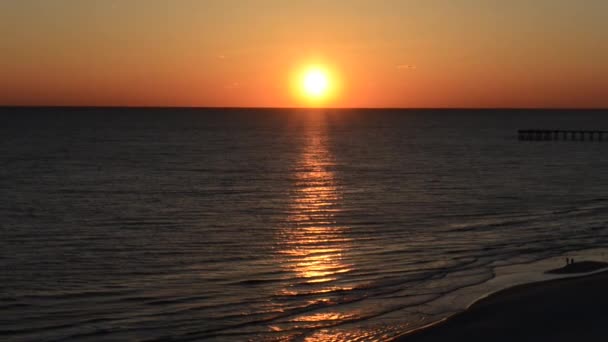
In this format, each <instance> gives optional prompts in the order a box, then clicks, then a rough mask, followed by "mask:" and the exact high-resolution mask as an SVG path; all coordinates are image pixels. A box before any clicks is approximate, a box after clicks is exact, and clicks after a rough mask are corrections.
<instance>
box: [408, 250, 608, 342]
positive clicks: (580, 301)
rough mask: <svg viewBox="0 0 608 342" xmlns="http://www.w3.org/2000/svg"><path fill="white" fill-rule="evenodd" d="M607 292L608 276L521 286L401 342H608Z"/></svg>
mask: <svg viewBox="0 0 608 342" xmlns="http://www.w3.org/2000/svg"><path fill="white" fill-rule="evenodd" d="M604 267H606V264H604V263H597V262H579V263H575V264H570V265H568V266H565V267H563V268H561V269H558V270H550V271H549V272H551V273H562V274H564V273H580V272H589V271H590V270H593V269H600V268H604ZM607 289H608V272H602V273H598V274H594V275H588V276H583V277H577V278H569V279H559V280H552V281H545V282H540V283H533V284H526V285H520V286H516V287H513V288H509V289H506V290H503V291H500V292H497V293H495V294H493V295H491V296H489V297H487V298H485V299H483V300H481V301H479V302H477V303H475V304H474V305H472V306H471V307H470V308H469V310H467V311H466V312H464V313H462V314H459V315H456V316H454V317H453V318H451V319H449V320H447V321H445V322H444V323H441V324H438V325H436V326H433V327H430V328H428V329H424V330H421V331H419V332H417V333H414V334H411V335H406V336H403V337H402V338H401V339H399V340H398V341H402V342H423V341H424V342H427V341H468V342H471V341H576V340H578V341H605V339H606V336H608V291H607Z"/></svg>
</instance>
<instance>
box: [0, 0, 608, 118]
mask: <svg viewBox="0 0 608 342" xmlns="http://www.w3.org/2000/svg"><path fill="white" fill-rule="evenodd" d="M581 3H582V4H578V3H577V2H574V1H568V0H552V1H550V0H536V1H524V0H513V1H498V0H486V1H474V0H445V1H439V0H420V1H414V0H410V1H408V0H385V1H372V0H369V1H367V0H365V1H364V0H358V1H357V0H352V1H346V0H345V1H338V0H336V1H331V2H330V1H320V0H308V1H280V0H257V1H256V0H250V1H245V0H242V1H237V0H218V1H215V0H205V1H195V0H178V1H169V0H164V1H161V0H123V1H110V0H107V1H82V0H54V1H46V0H38V1H36V0H19V1H3V2H1V3H0V37H1V39H0V51H2V54H1V55H0V105H130V106H245V107H256V106H264V107H293V106H306V105H308V103H307V102H306V101H303V100H302V98H301V96H297V94H294V91H293V86H292V84H291V82H292V78H293V75H294V73H297V72H298V70H301V69H302V68H304V67H306V65H309V64H322V65H325V66H327V67H328V69H330V70H331V72H332V74H334V75H335V76H334V77H333V78H334V81H338V80H339V84H340V86H339V88H340V89H339V92H338V93H337V94H335V95H336V96H334V97H332V98H331V100H328V101H327V102H326V103H324V105H327V106H332V107H608V96H606V94H608V62H607V61H608V44H607V43H606V42H608V21H606V20H605V15H606V13H608V1H604V0H588V1H581Z"/></svg>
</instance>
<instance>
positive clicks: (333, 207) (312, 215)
mask: <svg viewBox="0 0 608 342" xmlns="http://www.w3.org/2000/svg"><path fill="white" fill-rule="evenodd" d="M310 120H311V121H310V122H308V123H309V125H307V127H306V131H305V132H304V134H305V136H304V143H303V149H302V152H301V154H300V157H299V159H298V162H297V164H296V165H295V166H294V168H293V191H292V194H291V196H290V203H289V206H288V216H287V218H286V220H285V225H284V227H283V228H282V229H281V232H280V244H279V245H280V247H279V254H280V255H282V257H283V258H282V259H283V263H284V264H283V265H284V266H285V267H286V268H287V269H288V270H289V271H290V272H293V273H294V274H295V281H294V283H292V284H290V286H289V288H285V289H282V291H281V292H282V293H283V294H287V293H288V294H292V295H293V294H303V293H306V294H311V293H315V294H322V293H327V292H333V291H340V290H349V289H350V287H348V286H340V285H337V284H335V283H334V282H335V281H336V280H338V278H339V275H340V274H343V273H347V272H349V271H351V270H352V265H349V264H348V263H346V262H345V261H344V254H345V252H346V251H347V250H348V249H349V248H350V243H351V241H350V239H349V238H348V237H346V236H345V234H344V229H345V227H342V226H340V225H339V224H338V223H337V222H336V215H337V214H338V213H339V212H340V211H341V203H340V202H341V195H340V192H339V189H338V185H337V184H336V178H335V175H334V172H333V171H332V167H334V165H335V161H334V158H333V155H332V154H331V151H330V149H329V147H328V139H327V138H328V137H327V131H326V126H325V124H324V121H323V120H322V119H321V118H319V117H316V118H315V119H312V118H311V119H310ZM302 285H316V286H302Z"/></svg>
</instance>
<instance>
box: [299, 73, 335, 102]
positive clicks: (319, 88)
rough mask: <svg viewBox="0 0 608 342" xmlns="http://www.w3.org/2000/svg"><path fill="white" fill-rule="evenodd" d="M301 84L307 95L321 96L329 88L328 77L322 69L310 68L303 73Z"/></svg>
mask: <svg viewBox="0 0 608 342" xmlns="http://www.w3.org/2000/svg"><path fill="white" fill-rule="evenodd" d="M302 86H303V88H304V92H305V93H306V95H308V96H309V97H312V98H319V97H323V96H324V95H326V94H327V91H328V88H329V78H328V77H327V74H326V73H325V72H324V71H323V70H320V69H311V70H309V71H307V72H306V73H305V74H304V79H303V82H302Z"/></svg>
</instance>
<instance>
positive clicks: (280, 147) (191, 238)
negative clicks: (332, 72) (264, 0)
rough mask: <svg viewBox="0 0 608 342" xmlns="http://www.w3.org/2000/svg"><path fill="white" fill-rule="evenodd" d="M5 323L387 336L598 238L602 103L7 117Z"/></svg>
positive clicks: (1, 297) (130, 335) (107, 331)
mask: <svg viewBox="0 0 608 342" xmlns="http://www.w3.org/2000/svg"><path fill="white" fill-rule="evenodd" d="M0 113H1V116H0V119H1V122H2V125H0V161H1V163H2V168H0V189H1V190H2V196H1V197H0V218H1V221H0V237H1V238H0V268H1V272H0V317H2V319H0V336H2V339H5V338H6V339H8V340H15V341H21V340H24V341H26V340H27V341H29V340H32V341H34V340H55V339H61V340H64V339H68V340H70V339H71V340H78V341H82V340H87V339H90V340H99V339H101V338H103V339H104V340H157V339H164V338H174V339H181V340H217V341H226V340H234V341H241V340H242V341H247V340H263V341H264V340H270V341H274V340H280V341H292V340H293V341H301V340H306V341H316V340H328V341H345V340H362V341H363V340H364V341H368V340H385V339H388V338H390V337H394V336H397V335H399V334H401V333H403V332H405V331H407V330H410V329H413V328H416V327H419V326H421V325H424V324H428V323H430V322H433V321H435V320H437V319H441V318H443V317H446V316H447V315H450V314H452V313H454V312H457V311H459V310H462V309H463V308H464V306H463V304H462V303H461V302H459V301H456V300H455V299H454V297H453V296H454V293H456V292H457V291H458V290H459V289H462V288H467V287H468V286H471V285H475V284H483V283H485V282H487V281H488V280H490V279H492V278H493V277H494V275H495V267H496V266H499V265H503V266H504V265H511V264H520V263H527V262H531V261H534V260H540V259H543V258H547V257H551V256H557V255H561V254H563V253H565V252H568V251H572V250H583V249H588V248H594V247H604V246H606V245H607V243H608V230H606V228H605V224H606V221H608V195H607V194H608V174H607V173H606V170H608V142H601V143H600V142H597V141H596V142H555V141H553V142H550V141H548V142H519V141H517V139H516V138H517V136H516V132H517V129H526V128H548V129H553V128H555V129H576V128H580V129H608V116H606V115H605V114H607V113H604V112H599V111H595V112H591V111H589V112H581V111H579V112H577V111H554V112H551V111H487V110H486V111H464V110H463V111H398V110H375V111H374V110H259V109H258V110H245V109H243V110H220V109H215V110H213V109H210V110H197V109H192V110H179V109H167V110H155V109H131V110H119V109H59V108H56V109H37V110H32V109H20V110H14V109H3V110H1V112H0Z"/></svg>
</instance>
